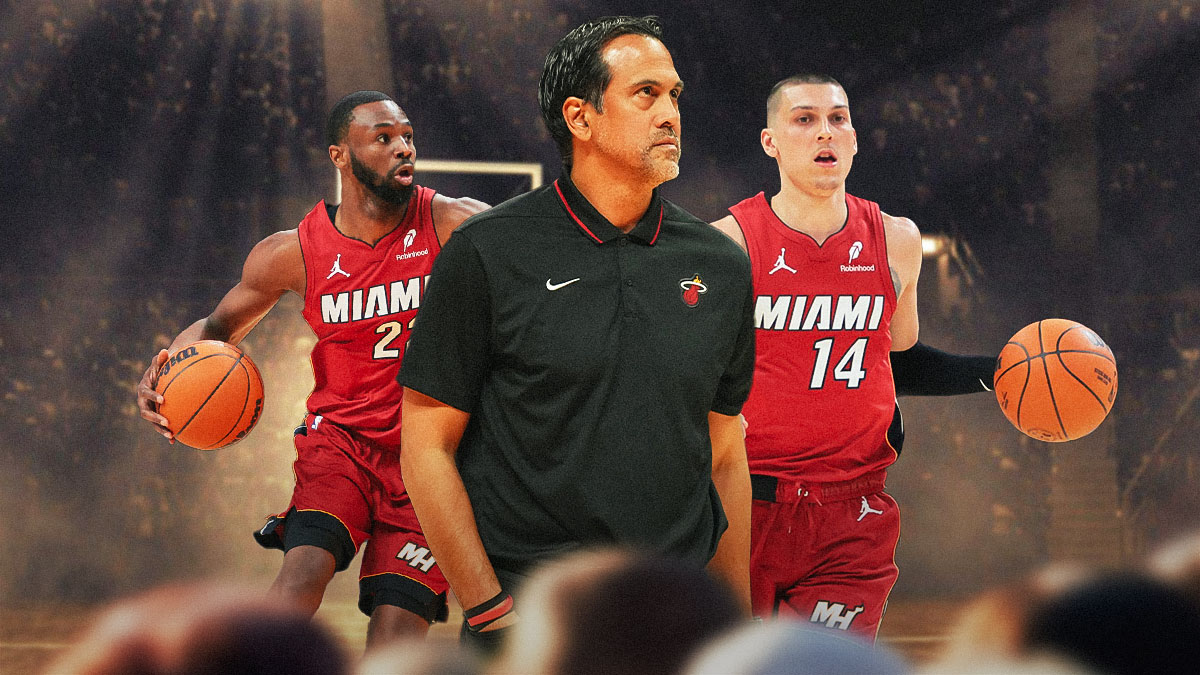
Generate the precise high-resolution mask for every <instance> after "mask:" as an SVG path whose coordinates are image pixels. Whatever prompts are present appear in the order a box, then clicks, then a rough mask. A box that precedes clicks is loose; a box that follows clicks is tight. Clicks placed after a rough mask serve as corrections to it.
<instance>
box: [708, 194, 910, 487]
mask: <svg viewBox="0 0 1200 675" xmlns="http://www.w3.org/2000/svg"><path fill="white" fill-rule="evenodd" d="M846 206H847V210H848V213H847V218H846V224H845V225H844V226H843V227H842V229H841V230H838V231H837V232H836V233H834V234H833V235H832V236H830V237H829V238H828V239H826V240H825V243H824V244H823V245H820V246H818V245H817V242H816V240H814V239H813V238H812V237H810V236H808V235H806V234H803V233H801V232H797V231H796V230H793V229H791V228H789V227H788V226H787V225H785V224H784V223H783V221H781V220H780V219H779V217H778V216H776V215H775V212H774V211H773V210H772V209H771V206H770V204H769V203H768V202H767V199H766V197H765V196H764V194H763V193H762V192H760V193H758V194H757V195H755V196H754V197H751V198H749V199H746V200H744V201H742V202H740V203H738V204H736V205H734V206H732V207H730V209H729V210H730V212H731V213H733V216H734V218H735V219H736V220H737V222H738V225H739V226H740V227H741V229H742V233H743V234H744V235H745V237H746V250H747V252H748V253H749V254H750V263H751V268H752V270H753V273H754V296H755V305H754V321H755V328H756V329H757V330H756V333H755V340H756V352H757V355H756V359H755V368H754V384H753V385H752V387H751V389H750V398H749V400H747V401H746V405H745V406H744V407H743V409H742V414H743V415H744V416H745V418H746V423H747V428H746V452H747V455H748V456H749V460H750V472H751V473H756V474H765V475H769V476H775V477H778V478H781V479H787V480H792V481H800V482H813V483H830V482H838V481H846V480H853V479H855V478H858V477H859V476H862V475H864V474H867V473H869V472H872V471H877V470H880V469H884V468H886V467H888V466H889V465H891V464H892V462H894V461H895V460H896V451H895V450H894V449H893V448H892V446H891V444H890V443H889V442H888V439H887V431H888V427H889V425H890V424H891V422H892V417H893V414H894V412H895V410H896V391H895V384H894V383H893V381H892V366H891V362H890V360H889V354H890V352H891V347H892V336H891V333H890V331H889V327H890V325H891V318H892V314H893V312H895V309H896V291H895V289H894V288H893V286H892V279H891V272H890V270H889V268H888V257H887V244H886V241H885V238H884V232H883V217H882V215H881V214H880V212H879V205H878V204H876V203H874V202H869V201H866V200H864V199H859V198H857V197H852V196H850V195H846Z"/></svg>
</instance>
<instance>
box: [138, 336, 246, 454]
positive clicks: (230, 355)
mask: <svg viewBox="0 0 1200 675" xmlns="http://www.w3.org/2000/svg"><path fill="white" fill-rule="evenodd" d="M154 390H155V391H157V392H158V393H159V394H162V397H163V402H162V403H161V404H160V405H159V406H158V412H159V413H160V414H161V415H162V416H163V417H165V418H167V428H168V429H170V430H171V433H172V434H174V435H175V438H176V440H178V441H179V442H180V443H183V444H185V445H190V446H192V447H193V448H198V449H200V450H215V449H217V448H223V447H225V446H227V445H229V444H231V443H235V442H237V441H240V440H241V439H243V438H245V437H246V434H248V433H250V430H251V429H253V428H254V425H255V423H257V422H258V418H259V416H261V415H262V406H263V383H262V376H261V375H259V373H258V368H257V367H255V365H254V362H253V361H251V360H250V357H249V356H246V354H244V353H243V352H242V350H240V349H238V348H237V347H234V346H233V345H230V344H226V343H224V342H219V341H217V340H201V341H199V342H194V343H192V344H190V345H187V346H186V347H183V348H181V349H179V351H177V352H175V353H174V354H172V355H171V356H170V358H168V359H167V362H166V363H164V364H163V366H162V368H161V369H160V370H159V371H158V383H157V384H156V385H155V387H154Z"/></svg>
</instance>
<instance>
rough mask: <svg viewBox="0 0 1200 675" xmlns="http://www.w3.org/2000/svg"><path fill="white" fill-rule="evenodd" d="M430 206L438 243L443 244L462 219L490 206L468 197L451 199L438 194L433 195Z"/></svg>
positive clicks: (461, 222) (481, 211)
mask: <svg viewBox="0 0 1200 675" xmlns="http://www.w3.org/2000/svg"><path fill="white" fill-rule="evenodd" d="M431 208H432V210H433V227H434V229H435V230H437V238H438V243H440V244H445V243H446V241H448V240H449V239H450V235H451V234H453V233H454V230H455V229H457V228H458V226H459V225H462V224H463V221H464V220H466V219H467V218H470V217H471V216H473V215H475V214H476V213H483V212H484V211H487V210H488V209H490V208H492V207H491V206H489V205H487V204H485V203H483V202H481V201H479V200H478V199H471V198H470V197H459V198H458V199H453V198H451V197H446V196H444V195H440V194H439V195H434V197H433V205H432V207H431Z"/></svg>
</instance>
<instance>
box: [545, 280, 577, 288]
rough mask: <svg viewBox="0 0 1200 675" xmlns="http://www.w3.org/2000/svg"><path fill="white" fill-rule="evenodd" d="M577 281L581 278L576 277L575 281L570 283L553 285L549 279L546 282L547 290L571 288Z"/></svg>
mask: <svg viewBox="0 0 1200 675" xmlns="http://www.w3.org/2000/svg"><path fill="white" fill-rule="evenodd" d="M576 281H579V277H575V278H574V279H571V280H570V281H564V282H562V283H561V284H552V283H550V280H549V279H547V280H546V290H548V291H557V290H558V289H560V288H562V287H563V286H570V285H571V284H573V283H575V282H576Z"/></svg>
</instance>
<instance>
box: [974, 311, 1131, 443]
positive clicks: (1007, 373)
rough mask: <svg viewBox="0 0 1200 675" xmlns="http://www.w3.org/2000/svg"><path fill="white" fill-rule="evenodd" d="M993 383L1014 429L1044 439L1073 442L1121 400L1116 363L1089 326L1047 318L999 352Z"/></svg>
mask: <svg viewBox="0 0 1200 675" xmlns="http://www.w3.org/2000/svg"><path fill="white" fill-rule="evenodd" d="M993 382H994V385H995V386H994V388H995V391H996V400H998V401H999V402H1000V409H1001V410H1003V411H1004V415H1005V417H1007V418H1008V421H1010V422H1012V423H1013V426H1015V427H1016V428H1018V429H1020V430H1021V431H1022V432H1024V433H1025V434H1027V435H1029V436H1030V437H1032V438H1036V439H1037V440H1039V441H1050V442H1056V443H1057V442H1062V441H1071V440H1075V439H1077V438H1082V437H1083V436H1086V435H1088V434H1089V433H1091V432H1092V430H1093V429H1095V428H1096V427H1098V426H1100V423H1101V422H1103V421H1104V418H1105V417H1107V416H1108V411H1109V410H1111V409H1112V405H1113V401H1114V400H1115V399H1116V397H1117V361H1116V359H1115V358H1113V353H1112V350H1111V349H1109V348H1108V345H1106V344H1104V340H1101V339H1100V336H1099V335H1097V334H1096V333H1095V331H1093V330H1091V329H1090V328H1088V327H1087V326H1084V325H1083V324H1080V323H1076V322H1074V321H1070V320H1068V319H1043V320H1041V321H1037V322H1034V323H1031V324H1029V325H1028V326H1026V327H1024V328H1022V329H1021V330H1019V331H1017V334H1016V335H1014V336H1012V339H1010V340H1009V341H1008V343H1007V344H1005V345H1004V349H1002V350H1000V357H999V358H998V359H996V374H995V378H994V380H993Z"/></svg>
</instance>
